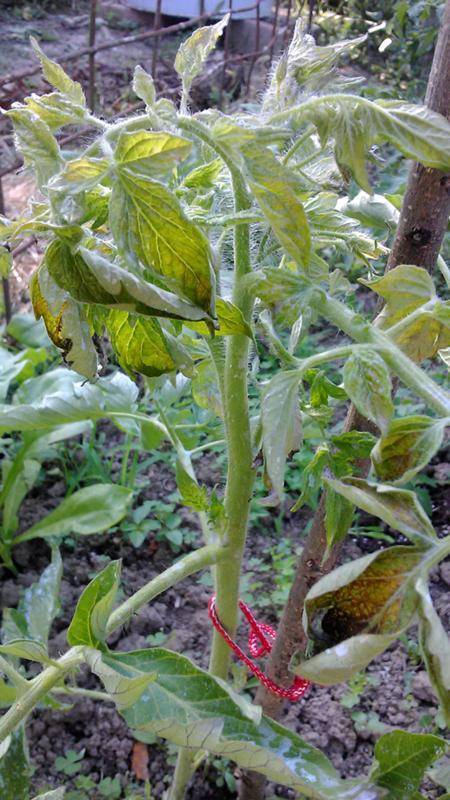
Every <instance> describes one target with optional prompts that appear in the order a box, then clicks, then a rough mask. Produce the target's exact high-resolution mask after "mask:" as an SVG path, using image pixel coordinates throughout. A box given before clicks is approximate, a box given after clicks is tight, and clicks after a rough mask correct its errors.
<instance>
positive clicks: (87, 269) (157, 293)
mask: <svg viewBox="0 0 450 800" xmlns="http://www.w3.org/2000/svg"><path fill="white" fill-rule="evenodd" d="M45 263H46V264H47V268H48V271H49V273H50V275H51V277H52V278H53V280H54V281H56V283H57V284H58V285H59V286H60V287H61V288H62V289H64V290H65V291H67V292H68V293H69V294H70V295H71V296H72V297H73V298H75V300H78V301H79V302H82V303H95V304H97V303H98V304H101V305H105V306H108V307H110V308H118V309H122V310H124V311H132V312H134V313H136V314H142V315H144V316H158V317H173V318H175V319H185V318H187V319H194V320H199V319H204V318H205V317H207V316H208V315H207V314H205V312H204V311H201V309H200V308H198V307H196V306H194V305H192V304H191V303H188V302H186V301H184V300H181V299H180V298H178V297H176V296H175V295H173V294H172V293H171V292H167V291H165V290H164V289H160V288H159V286H155V285H154V284H151V283H147V282H146V281H143V280H142V279H141V278H139V277H137V276H136V275H133V274H132V273H131V272H128V271H127V270H125V269H122V268H121V267H119V266H117V265H116V264H113V263H112V262H111V261H108V259H106V258H104V257H103V256H101V255H100V254H99V253H96V252H94V251H92V250H87V249H86V248H84V247H80V248H79V251H78V252H77V253H76V254H73V253H72V252H71V250H70V248H69V247H68V246H67V245H66V244H64V242H61V241H59V240H55V241H53V242H52V243H51V244H50V245H49V247H48V248H47V251H46V254H45Z"/></svg>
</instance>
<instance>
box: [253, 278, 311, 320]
mask: <svg viewBox="0 0 450 800" xmlns="http://www.w3.org/2000/svg"><path fill="white" fill-rule="evenodd" d="M247 283H248V287H249V290H250V291H252V292H253V294H255V295H256V296H257V297H259V298H260V299H261V300H262V301H263V303H264V304H265V305H266V306H267V307H268V308H270V309H271V311H272V313H273V316H274V319H275V321H276V322H280V324H282V325H284V326H286V325H288V326H292V325H294V324H295V322H297V320H298V319H299V317H300V316H302V315H303V314H304V315H305V316H306V317H307V318H308V320H309V321H312V319H311V317H310V308H311V293H312V288H311V284H310V282H309V281H307V280H306V279H305V277H304V276H303V275H301V274H298V273H295V272H291V271H290V270H286V269H272V268H269V269H264V270H260V271H258V272H253V273H252V274H251V275H249V276H248V279H247Z"/></svg>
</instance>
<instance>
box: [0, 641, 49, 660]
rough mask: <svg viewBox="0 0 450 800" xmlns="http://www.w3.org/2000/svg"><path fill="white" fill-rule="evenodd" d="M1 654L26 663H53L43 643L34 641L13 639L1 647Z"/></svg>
mask: <svg viewBox="0 0 450 800" xmlns="http://www.w3.org/2000/svg"><path fill="white" fill-rule="evenodd" d="M0 653H3V654H4V655H7V656H14V657H15V658H23V659H25V660H26V661H39V662H40V663H41V664H49V663H51V661H50V659H49V657H48V653H47V648H46V647H44V645H43V644H42V643H41V642H36V641H33V640H32V639H11V641H9V642H7V643H6V644H2V645H0Z"/></svg>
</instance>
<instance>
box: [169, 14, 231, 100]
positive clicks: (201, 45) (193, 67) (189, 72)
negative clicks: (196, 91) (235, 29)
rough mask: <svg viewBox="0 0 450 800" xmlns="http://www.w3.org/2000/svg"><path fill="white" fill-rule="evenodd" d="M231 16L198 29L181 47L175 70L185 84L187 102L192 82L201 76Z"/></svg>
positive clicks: (227, 15) (177, 55)
mask: <svg viewBox="0 0 450 800" xmlns="http://www.w3.org/2000/svg"><path fill="white" fill-rule="evenodd" d="M229 19H230V15H229V14H226V15H225V16H224V17H223V19H221V20H219V22H216V23H215V25H207V26H205V27H204V28H197V30H196V31H194V33H192V34H191V35H190V36H189V38H188V39H186V41H185V42H183V44H182V45H181V46H180V48H179V50H178V53H177V54H176V57H175V65H174V66H175V69H176V71H177V72H178V75H179V76H180V77H181V80H182V83H183V98H184V101H185V102H186V101H187V98H188V95H189V90H190V88H191V86H192V81H193V80H194V78H196V77H197V75H199V74H200V73H201V71H202V69H203V65H204V63H205V61H206V59H207V58H208V56H209V54H210V53H212V51H213V50H214V48H215V46H216V44H217V40H218V39H219V37H220V36H221V35H222V33H223V30H224V28H225V27H226V26H227V25H228V21H229Z"/></svg>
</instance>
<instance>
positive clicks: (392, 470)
mask: <svg viewBox="0 0 450 800" xmlns="http://www.w3.org/2000/svg"><path fill="white" fill-rule="evenodd" d="M444 428H445V420H440V419H437V420H436V419H432V418H431V417H425V416H421V415H417V416H414V417H404V418H403V419H395V420H394V421H393V422H392V423H391V425H390V426H389V428H388V430H387V432H386V433H385V434H384V435H383V436H382V437H381V439H380V440H379V441H378V442H377V444H376V445H375V447H374V449H373V450H372V462H373V465H374V467H375V472H376V473H377V475H378V476H379V478H381V480H383V481H391V482H392V483H405V482H406V481H408V480H410V479H411V478H412V477H413V476H414V475H415V474H416V473H417V472H419V471H420V470H421V469H423V468H424V467H425V466H426V465H427V464H428V462H429V461H430V459H431V458H432V457H433V456H434V454H435V453H436V451H437V450H438V449H439V447H440V445H441V442H442V436H443V432H444Z"/></svg>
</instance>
